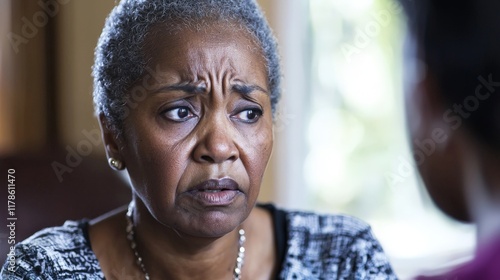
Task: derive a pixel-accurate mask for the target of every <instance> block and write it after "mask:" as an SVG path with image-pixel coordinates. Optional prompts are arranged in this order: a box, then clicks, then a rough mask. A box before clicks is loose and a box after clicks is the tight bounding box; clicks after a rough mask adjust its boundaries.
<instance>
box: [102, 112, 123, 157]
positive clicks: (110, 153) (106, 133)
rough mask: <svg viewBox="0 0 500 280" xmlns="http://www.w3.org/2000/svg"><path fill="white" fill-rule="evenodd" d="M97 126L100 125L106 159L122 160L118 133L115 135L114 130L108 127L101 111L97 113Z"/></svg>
mask: <svg viewBox="0 0 500 280" xmlns="http://www.w3.org/2000/svg"><path fill="white" fill-rule="evenodd" d="M99 126H100V127H101V133H102V139H103V142H104V147H105V150H106V156H107V157H108V159H110V158H114V159H117V160H119V161H122V162H123V156H122V153H121V147H122V143H121V141H120V140H119V137H118V135H116V132H114V131H113V130H112V129H111V128H110V125H109V122H108V120H107V119H106V117H105V116H104V114H102V113H101V114H99Z"/></svg>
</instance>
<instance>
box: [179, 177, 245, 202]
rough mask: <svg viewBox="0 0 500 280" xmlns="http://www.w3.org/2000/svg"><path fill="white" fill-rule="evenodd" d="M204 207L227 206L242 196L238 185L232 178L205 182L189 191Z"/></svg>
mask: <svg viewBox="0 0 500 280" xmlns="http://www.w3.org/2000/svg"><path fill="white" fill-rule="evenodd" d="M188 194H189V195H190V196H191V197H192V198H193V199H194V200H195V201H196V202H197V203H198V204H200V205H202V206H205V207H207V206H227V205H230V204H231V203H233V202H234V200H236V198H237V197H238V196H239V195H240V194H242V192H241V191H240V189H239V185H238V183H236V181H234V180H233V179H230V178H223V179H212V180H207V181H204V182H202V183H200V184H198V185H196V186H195V187H194V188H192V189H190V190H189V191H188Z"/></svg>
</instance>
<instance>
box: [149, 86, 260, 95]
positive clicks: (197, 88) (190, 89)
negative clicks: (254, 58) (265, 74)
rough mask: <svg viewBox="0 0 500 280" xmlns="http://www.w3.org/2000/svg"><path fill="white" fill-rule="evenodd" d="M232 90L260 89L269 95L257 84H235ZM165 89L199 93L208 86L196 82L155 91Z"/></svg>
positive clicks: (239, 91)
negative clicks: (195, 83)
mask: <svg viewBox="0 0 500 280" xmlns="http://www.w3.org/2000/svg"><path fill="white" fill-rule="evenodd" d="M231 90H232V91H234V92H237V93H239V94H242V95H249V94H250V93H252V92H253V91H260V92H262V93H265V94H267V95H269V92H267V90H265V89H263V88H261V87H259V86H257V85H246V84H235V85H232V86H231ZM165 91H183V92H186V93H189V94H199V93H204V92H206V91H207V87H206V86H204V85H194V84H184V83H183V84H175V85H169V86H164V87H161V88H159V89H157V90H155V91H154V92H153V93H159V92H165Z"/></svg>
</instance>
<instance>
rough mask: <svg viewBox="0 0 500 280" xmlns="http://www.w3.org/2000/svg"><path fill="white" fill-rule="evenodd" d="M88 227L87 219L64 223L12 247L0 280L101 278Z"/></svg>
mask: <svg viewBox="0 0 500 280" xmlns="http://www.w3.org/2000/svg"><path fill="white" fill-rule="evenodd" d="M87 228H88V222H87V221H86V220H82V221H66V222H65V223H64V225H62V226H58V227H50V228H46V229H42V230H40V231H38V232H36V233H35V234H33V235H32V236H31V237H29V238H27V239H25V240H24V241H22V242H20V243H18V244H16V245H15V246H14V251H11V252H10V253H9V255H8V256H7V260H6V262H5V264H4V265H3V268H2V271H1V273H0V275H1V277H0V278H1V279H103V278H104V277H103V275H102V272H101V269H100V266H99V262H98V260H97V258H96V257H95V255H94V253H93V251H92V248H91V245H90V241H89V238H88V232H87ZM40 277H42V278H40Z"/></svg>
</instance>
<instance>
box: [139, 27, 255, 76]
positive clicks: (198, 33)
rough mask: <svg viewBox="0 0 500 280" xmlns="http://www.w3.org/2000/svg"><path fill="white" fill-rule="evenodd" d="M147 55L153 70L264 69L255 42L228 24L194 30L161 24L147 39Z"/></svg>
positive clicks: (246, 32)
mask: <svg viewBox="0 0 500 280" xmlns="http://www.w3.org/2000/svg"><path fill="white" fill-rule="evenodd" d="M144 54H145V56H146V57H147V58H148V64H149V66H150V67H152V68H154V67H155V66H158V65H161V66H164V67H167V68H172V67H175V68H177V69H184V70H189V71H195V72H198V70H202V69H201V68H207V67H209V68H213V69H212V70H219V69H216V68H221V67H226V68H227V67H230V68H240V71H251V70H252V69H253V70H252V72H253V71H256V70H264V69H265V59H264V56H263V53H262V50H261V48H260V46H259V44H258V43H257V41H256V40H255V38H254V37H253V36H252V35H251V34H250V33H249V31H247V30H246V29H244V28H242V27H241V26H239V25H237V24H233V23H227V22H225V23H220V22H203V23H200V24H198V25H195V26H192V25H180V24H177V25H175V26H172V25H171V24H168V25H167V24H158V25H156V26H154V27H153V28H152V30H151V32H150V33H149V35H148V36H147V37H146V44H145V47H144ZM242 68H243V69H242ZM204 70H207V69H204Z"/></svg>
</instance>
